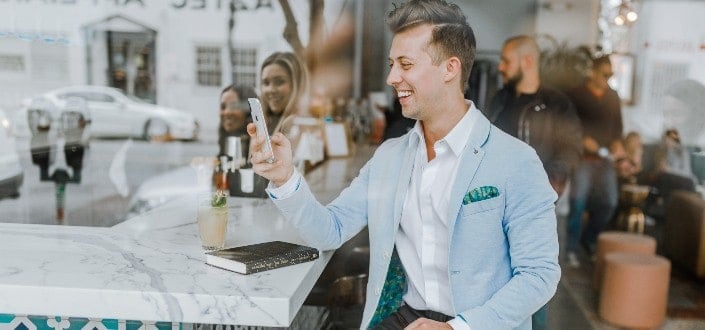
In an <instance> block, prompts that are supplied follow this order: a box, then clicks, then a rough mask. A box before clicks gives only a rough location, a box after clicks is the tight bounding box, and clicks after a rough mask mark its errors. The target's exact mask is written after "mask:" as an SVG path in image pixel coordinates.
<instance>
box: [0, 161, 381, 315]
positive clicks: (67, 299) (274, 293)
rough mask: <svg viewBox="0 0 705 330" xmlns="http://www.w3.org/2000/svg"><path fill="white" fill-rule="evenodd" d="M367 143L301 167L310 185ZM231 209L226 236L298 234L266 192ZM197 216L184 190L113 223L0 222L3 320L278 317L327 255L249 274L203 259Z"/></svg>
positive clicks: (328, 186)
mask: <svg viewBox="0 0 705 330" xmlns="http://www.w3.org/2000/svg"><path fill="white" fill-rule="evenodd" d="M365 151H367V152H365ZM370 152H371V150H363V152H358V153H357V154H356V156H355V157H350V158H344V159H332V160H329V161H327V162H326V163H325V164H323V165H322V166H320V167H319V168H317V169H316V170H314V171H313V172H311V173H310V174H309V175H307V180H308V182H309V184H310V185H311V187H312V189H313V191H315V192H316V194H317V195H318V197H319V198H320V199H321V200H323V201H329V200H331V199H332V198H334V197H335V196H336V195H337V194H338V192H339V191H340V190H341V189H342V188H344V187H345V186H347V184H348V183H349V182H350V180H351V179H352V178H353V177H354V176H355V175H356V174H357V171H358V170H359V168H360V167H361V166H362V164H363V163H364V161H365V160H366V159H367V158H368V157H369V155H370ZM228 218H229V223H228V238H227V241H226V245H228V246H237V245H246V244H251V243H258V242H264V241H270V240H284V241H289V242H294V243H303V240H302V239H301V238H300V236H299V235H298V233H297V232H296V230H295V229H294V228H292V227H291V226H290V225H289V223H288V222H286V221H285V220H284V219H283V218H282V217H281V216H280V215H279V213H278V211H277V210H276V208H275V207H274V205H273V204H272V203H271V201H269V200H266V199H253V198H232V197H231V198H230V199H229V214H228ZM195 219H196V196H186V197H184V198H181V199H179V200H175V201H172V202H170V203H167V204H165V205H163V206H161V207H159V208H156V209H154V210H152V211H150V212H148V213H146V214H143V215H141V216H138V217H135V218H132V219H130V220H128V221H126V222H123V223H121V224H119V225H116V226H114V227H112V228H94V227H69V226H54V225H31V224H6V223H2V224H0V322H2V320H3V319H5V320H6V321H7V320H8V319H9V317H8V315H49V316H50V317H48V319H49V321H50V322H49V323H51V324H54V323H57V322H55V321H57V320H58V323H61V322H60V321H61V320H63V319H62V318H60V317H56V318H54V317H53V316H54V315H56V316H59V315H60V316H63V317H64V318H65V319H68V317H69V316H70V317H78V318H87V319H90V320H92V321H95V320H97V321H95V323H93V324H98V325H103V326H105V327H106V328H113V326H112V325H113V324H114V325H115V326H116V327H118V328H123V329H125V328H124V327H123V326H125V327H127V328H130V326H129V322H124V321H120V322H117V321H115V320H140V322H142V323H144V325H149V326H145V327H144V328H149V327H152V328H162V327H164V326H166V327H169V328H171V326H174V327H181V326H180V324H181V323H185V324H193V323H209V324H233V325H258V326H269V327H285V326H288V325H289V324H290V323H291V322H292V320H293V319H294V317H295V316H296V314H297V312H298V311H299V309H300V308H301V305H302V304H303V301H304V300H305V298H306V296H307V295H308V293H309V292H310V290H311V288H312V287H313V285H314V283H315V282H316V280H317V279H318V277H319V276H320V274H321V272H322V271H323V268H324V267H325V265H326V263H327V262H328V261H329V260H330V257H331V256H332V251H327V252H324V253H322V254H321V257H320V258H319V259H318V260H316V261H313V262H308V263H304V264H299V265H295V266H290V267H285V268H281V269H277V270H271V271H266V272H262V273H257V274H251V275H247V276H245V275H240V274H237V273H234V272H229V271H225V270H221V269H218V268H215V267H211V266H208V265H206V264H205V262H204V260H205V256H204V254H203V251H202V250H201V247H200V241H199V238H198V231H197V226H196V223H195ZM103 319H104V320H108V321H106V322H103V321H101V320H103ZM52 320H53V321H52ZM11 321H12V320H10V321H8V322H6V323H4V324H2V323H0V327H7V326H9V322H11ZM113 321H115V322H113ZM155 322H169V323H172V322H173V324H161V326H160V323H155ZM105 324H109V325H105ZM64 325H65V324H64ZM121 325H122V326H121ZM25 326H27V325H25ZM28 328H31V326H28ZM49 328H51V329H59V328H61V329H64V327H62V326H61V325H56V326H48V327H47V329H49ZM69 328H70V329H74V328H73V327H69ZM98 328H99V329H100V328H101V327H100V326H98ZM91 329H92V328H91Z"/></svg>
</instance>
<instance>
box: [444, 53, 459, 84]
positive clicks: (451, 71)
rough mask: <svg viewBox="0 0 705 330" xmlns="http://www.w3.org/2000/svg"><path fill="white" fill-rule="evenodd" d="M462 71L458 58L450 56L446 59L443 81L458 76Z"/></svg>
mask: <svg viewBox="0 0 705 330" xmlns="http://www.w3.org/2000/svg"><path fill="white" fill-rule="evenodd" d="M461 73H462V64H461V63H460V59H459V58H457V57H455V56H451V57H450V58H449V59H447V60H446V74H445V77H444V81H445V82H449V81H452V80H453V79H455V78H456V77H460V75H461Z"/></svg>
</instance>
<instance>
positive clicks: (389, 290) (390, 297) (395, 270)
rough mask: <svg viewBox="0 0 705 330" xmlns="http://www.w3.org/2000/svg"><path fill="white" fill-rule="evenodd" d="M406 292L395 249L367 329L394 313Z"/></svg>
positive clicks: (403, 276)
mask: <svg viewBox="0 0 705 330" xmlns="http://www.w3.org/2000/svg"><path fill="white" fill-rule="evenodd" d="M404 291H406V274H405V273H404V266H402V264H401V260H400V259H399V255H398V254H397V249H396V247H395V248H394V251H393V252H392V258H391V260H390V261H389V269H387V278H386V279H385V280H384V287H383V288H382V293H381V294H380V297H379V303H378V304H377V309H376V310H375V314H374V315H373V316H372V320H371V321H370V325H369V328H374V327H375V326H376V325H377V324H379V323H380V322H382V320H384V319H385V318H387V317H388V316H389V315H392V313H394V312H396V311H397V309H399V307H400V306H401V303H402V297H403V296H404Z"/></svg>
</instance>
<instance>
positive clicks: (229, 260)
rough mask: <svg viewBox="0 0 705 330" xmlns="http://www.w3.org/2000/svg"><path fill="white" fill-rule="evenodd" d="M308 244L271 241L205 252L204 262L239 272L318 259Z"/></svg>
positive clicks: (255, 271) (247, 272)
mask: <svg viewBox="0 0 705 330" xmlns="http://www.w3.org/2000/svg"><path fill="white" fill-rule="evenodd" d="M318 254H319V253H318V250H317V249H315V248H312V247H309V246H303V245H298V244H292V243H287V242H282V241H273V242H266V243H259V244H253V245H246V246H238V247H232V248H227V249H223V250H217V251H211V252H206V263H207V264H209V265H212V266H216V267H219V268H223V269H227V270H231V271H234V272H238V273H241V274H252V273H257V272H262V271H265V270H270V269H275V268H280V267H285V266H291V265H296V264H300V263H303V262H307V261H311V260H316V259H318Z"/></svg>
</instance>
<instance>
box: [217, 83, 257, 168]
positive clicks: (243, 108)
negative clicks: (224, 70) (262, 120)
mask: <svg viewBox="0 0 705 330" xmlns="http://www.w3.org/2000/svg"><path fill="white" fill-rule="evenodd" d="M251 97H257V93H255V90H254V88H252V87H249V86H242V85H230V86H228V87H225V88H224V89H223V91H222V92H220V125H219V126H218V155H224V154H227V151H228V150H227V148H228V145H227V143H228V137H230V136H238V137H240V138H242V143H243V144H242V146H243V148H242V150H243V153H244V155H247V152H248V148H249V138H250V137H249V135H247V124H248V123H251V122H252V118H251V116H250V106H249V104H248V103H247V99H248V98H251Z"/></svg>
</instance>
